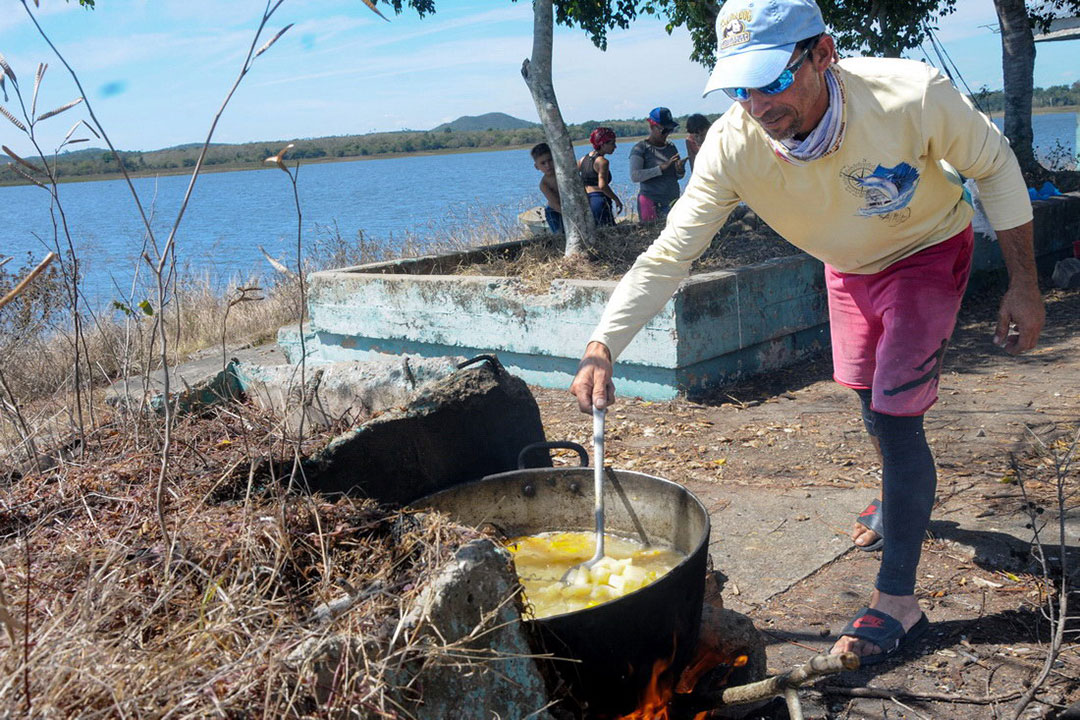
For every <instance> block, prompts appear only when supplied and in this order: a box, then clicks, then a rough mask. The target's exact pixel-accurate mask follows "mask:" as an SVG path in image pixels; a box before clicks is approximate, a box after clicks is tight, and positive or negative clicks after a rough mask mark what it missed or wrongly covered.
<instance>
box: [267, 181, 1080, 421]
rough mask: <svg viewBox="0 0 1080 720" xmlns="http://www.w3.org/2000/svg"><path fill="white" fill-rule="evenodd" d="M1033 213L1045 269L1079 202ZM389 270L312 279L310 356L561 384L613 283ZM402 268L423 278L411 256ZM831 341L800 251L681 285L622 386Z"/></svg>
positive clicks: (1066, 199)
mask: <svg viewBox="0 0 1080 720" xmlns="http://www.w3.org/2000/svg"><path fill="white" fill-rule="evenodd" d="M1035 206H1036V207H1035V210H1036V225H1035V227H1036V252H1037V254H1038V255H1039V257H1040V267H1041V269H1042V270H1043V271H1048V270H1049V269H1052V267H1053V262H1054V261H1056V260H1057V259H1058V258H1060V257H1064V256H1065V254H1067V253H1068V252H1070V251H1071V244H1072V241H1073V240H1074V239H1077V238H1080V194H1075V193H1074V194H1072V195H1069V196H1063V197H1061V198H1053V199H1051V200H1049V201H1046V202H1039V203H1036V204H1035ZM426 263H427V265H428V266H431V268H433V269H437V268H438V267H439V266H438V265H435V264H433V263H432V261H431V260H430V259H427V260H426ZM449 264H452V258H451V259H450V260H448V261H447V263H444V265H449ZM392 267H393V264H387V263H380V264H378V265H377V266H373V267H372V268H367V267H358V268H347V269H344V270H332V271H326V272H320V273H315V274H313V275H312V276H311V280H310V286H309V287H310V290H309V295H308V313H309V316H310V319H311V320H310V324H309V327H308V328H307V330H308V333H307V334H306V344H307V348H306V349H307V354H308V357H309V359H310V360H312V361H314V362H319V361H326V362H331V361H337V360H350V359H355V360H369V359H375V358H378V357H379V356H381V355H400V354H415V355H420V356H425V357H434V356H442V355H467V356H471V355H479V354H484V353H495V354H497V355H498V356H499V359H500V361H501V362H502V363H503V364H504V365H505V366H506V367H507V368H509V369H510V370H511V372H513V373H515V374H517V375H519V376H520V377H522V378H523V379H524V380H525V381H526V382H529V383H532V384H535V385H540V386H543V387H555V388H566V387H568V386H569V384H570V381H571V379H572V378H573V375H574V373H575V372H576V370H577V363H578V359H579V357H580V353H581V351H582V349H583V347H584V344H585V341H586V339H587V338H588V337H589V335H590V334H591V332H592V330H593V328H594V327H595V325H596V323H597V321H598V320H599V318H600V314H601V312H602V311H603V308H604V305H605V304H606V302H607V300H608V298H609V297H610V295H611V292H612V290H613V289H614V287H615V283H614V282H608V281H592V280H556V281H554V282H552V284H551V289H550V292H548V293H546V294H533V293H530V292H528V291H526V289H525V287H524V285H523V284H522V283H521V282H520V281H519V280H517V279H516V278H507V277H479V276H464V275H423V274H392V273H388V272H387V270H388V269H389V268H392ZM401 267H402V269H403V270H404V271H406V272H408V271H411V270H415V269H416V261H405V262H403V263H402V264H401ZM1001 267H1002V260H1001V253H1000V250H999V249H998V247H997V244H996V242H995V241H994V240H993V239H991V238H989V237H986V236H983V235H976V247H975V258H974V261H973V272H974V273H975V276H974V277H973V282H972V287H978V286H980V285H985V284H986V280H985V279H986V278H990V279H991V280H992V279H993V278H994V276H996V275H998V274H1000V273H1001ZM981 279H982V280H981ZM278 342H279V344H280V345H281V346H282V348H283V349H284V350H285V352H286V354H287V355H288V356H289V358H290V360H291V361H293V362H296V361H297V360H298V359H299V352H300V350H299V345H300V343H299V334H298V332H297V331H296V329H295V328H292V329H286V330H283V331H282V332H281V333H280V334H279V338H278ZM828 346H829V338H828V308H827V303H826V300H825V294H824V280H823V277H822V265H821V263H820V262H819V261H817V260H814V259H813V258H811V257H809V256H807V255H795V256H791V257H786V258H778V259H775V260H770V261H767V262H764V263H760V264H757V265H750V266H746V267H741V268H736V269H733V270H725V271H719V272H713V273H706V274H702V275H695V276H693V277H691V278H689V279H687V280H686V281H685V282H684V283H683V284H682V285H681V286H680V288H679V290H678V291H677V292H676V293H675V295H674V296H673V298H672V299H671V300H669V301H668V303H667V304H666V305H665V306H664V307H663V309H662V310H661V311H660V313H659V314H658V315H657V316H656V317H655V318H653V320H652V321H651V322H650V323H649V324H648V325H647V326H646V327H645V328H644V329H643V330H642V331H641V332H640V333H638V335H637V336H636V337H635V338H634V340H633V341H632V342H631V343H630V345H629V346H628V347H627V349H626V350H625V351H624V352H623V354H622V356H621V357H620V359H619V362H618V363H617V365H616V376H615V382H616V386H617V388H618V392H619V393H620V394H623V395H630V396H640V397H643V398H645V399H651V400H664V399H670V398H672V397H675V396H676V395H677V394H685V395H689V396H691V397H693V396H696V395H700V394H703V393H706V392H708V390H709V389H710V388H712V387H716V386H718V385H722V384H724V383H728V382H731V381H732V380H734V379H736V378H738V377H741V376H745V375H749V374H753V373H758V372H761V371H764V370H769V369H772V368H778V367H783V366H785V365H790V364H792V363H793V362H796V361H797V360H799V359H800V358H803V357H805V356H806V355H807V354H809V353H815V352H819V351H821V350H823V349H824V348H827V347H828Z"/></svg>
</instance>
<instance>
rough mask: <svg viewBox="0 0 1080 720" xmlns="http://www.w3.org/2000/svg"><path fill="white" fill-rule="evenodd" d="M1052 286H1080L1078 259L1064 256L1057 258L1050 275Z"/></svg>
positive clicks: (1079, 261) (1079, 264) (1065, 287)
mask: <svg viewBox="0 0 1080 720" xmlns="http://www.w3.org/2000/svg"><path fill="white" fill-rule="evenodd" d="M1051 280H1052V282H1053V283H1054V287H1059V288H1064V289H1070V290H1071V289H1074V288H1080V259H1078V258H1065V259H1064V260H1058V262H1057V265H1055V266H1054V274H1053V276H1052V277H1051Z"/></svg>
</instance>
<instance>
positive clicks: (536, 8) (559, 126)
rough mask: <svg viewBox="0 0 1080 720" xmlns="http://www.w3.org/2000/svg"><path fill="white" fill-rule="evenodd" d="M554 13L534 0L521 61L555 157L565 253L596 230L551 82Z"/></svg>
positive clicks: (578, 249)
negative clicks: (529, 40) (529, 43)
mask: <svg viewBox="0 0 1080 720" xmlns="http://www.w3.org/2000/svg"><path fill="white" fill-rule="evenodd" d="M554 25H555V16H554V13H553V11H552V6H551V0H533V49H532V59H531V61H530V59H528V58H526V60H525V62H523V63H522V64H521V75H522V77H524V78H525V84H526V85H528V86H529V92H530V93H532V98H533V102H534V103H536V112H537V114H538V115H539V116H540V122H541V124H542V125H543V126H544V135H545V136H546V137H547V141H548V145H549V146H550V147H551V157H552V159H553V160H554V161H555V181H556V182H557V183H558V185H559V201H560V203H561V204H562V220H563V232H564V233H566V255H568V256H569V255H574V254H578V253H582V252H584V248H585V247H586V246H587V245H588V244H589V243H590V242H591V241H592V239H593V235H594V233H595V231H596V225H595V223H594V221H593V216H592V211H591V210H590V209H589V205H588V203H587V202H586V201H585V184H584V183H583V182H582V180H581V174H580V173H578V169H577V159H576V158H575V157H574V145H573V143H571V142H570V133H569V132H568V131H567V129H566V123H565V122H563V118H562V113H561V112H559V101H558V100H556V99H555V87H554V86H553V85H552V82H551V44H552V29H553V27H554Z"/></svg>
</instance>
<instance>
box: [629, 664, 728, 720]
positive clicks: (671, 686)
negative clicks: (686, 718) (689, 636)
mask: <svg viewBox="0 0 1080 720" xmlns="http://www.w3.org/2000/svg"><path fill="white" fill-rule="evenodd" d="M674 659H675V655H674V653H672V656H671V657H669V658H661V659H659V660H657V661H656V662H655V663H654V664H653V668H652V673H651V676H650V677H649V683H648V684H647V685H646V686H645V689H644V691H643V692H642V696H641V702H640V703H638V706H637V709H635V710H634V711H633V712H631V713H630V714H629V715H622V716H620V717H619V718H618V719H617V720H672V716H671V710H670V708H669V707H668V705H669V704H670V703H671V699H672V698H673V697H674V696H675V693H679V694H680V695H684V694H689V693H691V692H693V690H694V686H695V685H697V682H698V680H700V679H701V677H702V676H703V675H704V674H705V673H706V672H708V671H709V670H712V669H713V668H714V667H716V666H717V665H727V666H728V671H727V672H728V674H730V673H731V671H732V670H734V669H735V668H738V667H743V666H744V665H746V663H747V662H748V658H747V656H746V655H738V656H737V657H736V658H735V659H734V660H729V656H728V655H726V654H724V653H721V652H717V651H716V650H714V649H712V648H709V647H699V649H698V652H697V653H696V655H695V656H694V659H693V660H692V661H691V662H690V664H689V665H687V667H686V669H685V670H683V672H682V674H681V676H680V677H679V678H678V682H677V683H676V682H675V681H674V679H673V678H671V677H670V676H669V675H668V674H667V671H668V669H669V668H670V667H671V663H672V662H673V661H674ZM724 682H727V675H725V677H724ZM706 715H708V713H707V712H700V713H698V714H696V715H695V716H694V720H705V717H706Z"/></svg>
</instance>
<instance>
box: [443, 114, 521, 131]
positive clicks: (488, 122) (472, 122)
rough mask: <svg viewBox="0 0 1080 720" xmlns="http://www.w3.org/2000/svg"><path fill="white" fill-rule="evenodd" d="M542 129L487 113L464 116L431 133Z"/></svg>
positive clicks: (511, 116)
mask: <svg viewBox="0 0 1080 720" xmlns="http://www.w3.org/2000/svg"><path fill="white" fill-rule="evenodd" d="M534 127H540V125H539V124H538V123H534V122H529V121H528V120H522V119H521V118H516V117H514V116H513V115H507V114H506V113H501V112H492V113H485V114H483V115H463V116H461V117H459V118H458V119H457V120H454V121H453V122H448V123H443V124H442V125H439V126H438V127H435V128H432V130H431V132H474V131H477V130H523V129H525V128H534Z"/></svg>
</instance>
